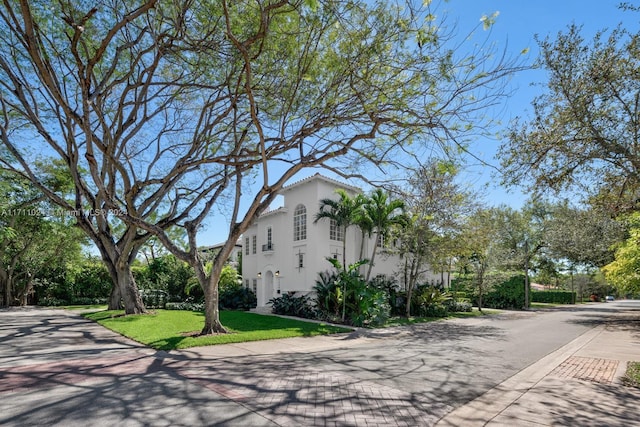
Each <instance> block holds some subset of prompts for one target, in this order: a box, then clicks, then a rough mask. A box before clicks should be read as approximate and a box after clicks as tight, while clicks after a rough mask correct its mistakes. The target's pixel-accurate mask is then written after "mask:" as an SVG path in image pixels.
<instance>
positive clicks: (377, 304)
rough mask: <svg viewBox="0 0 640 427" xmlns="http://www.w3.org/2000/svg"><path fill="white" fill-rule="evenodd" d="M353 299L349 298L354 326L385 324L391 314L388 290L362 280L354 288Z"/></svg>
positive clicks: (350, 313)
mask: <svg viewBox="0 0 640 427" xmlns="http://www.w3.org/2000/svg"><path fill="white" fill-rule="evenodd" d="M351 295H352V296H353V301H349V300H347V305H348V307H349V319H350V320H351V324H352V325H354V326H379V325H383V324H384V323H385V322H386V321H387V320H388V319H389V316H390V315H391V306H390V305H389V296H388V294H387V292H386V291H384V290H382V289H377V288H375V287H373V286H369V285H367V284H366V283H365V282H364V281H362V282H360V283H359V284H358V285H357V287H356V288H355V289H352V293H351Z"/></svg>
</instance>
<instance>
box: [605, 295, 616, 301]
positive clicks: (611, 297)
mask: <svg viewBox="0 0 640 427" xmlns="http://www.w3.org/2000/svg"><path fill="white" fill-rule="evenodd" d="M604 299H605V301H615V300H616V299H615V298H614V297H613V296H612V295H607V296H606V297H605V298H604Z"/></svg>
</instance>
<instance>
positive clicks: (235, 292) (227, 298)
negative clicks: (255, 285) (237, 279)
mask: <svg viewBox="0 0 640 427" xmlns="http://www.w3.org/2000/svg"><path fill="white" fill-rule="evenodd" d="M257 304H258V300H257V298H256V294H255V293H254V292H253V291H252V290H251V289H249V288H245V287H243V286H241V285H238V284H234V285H227V286H224V287H221V288H220V296H219V299H218V307H220V309H221V310H250V309H252V308H255V307H256V305H257Z"/></svg>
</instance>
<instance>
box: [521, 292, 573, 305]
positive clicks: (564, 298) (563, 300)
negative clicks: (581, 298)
mask: <svg viewBox="0 0 640 427" xmlns="http://www.w3.org/2000/svg"><path fill="white" fill-rule="evenodd" d="M531 301H532V302H544V303H551V304H575V303H576V293H575V292H571V291H534V292H532V293H531Z"/></svg>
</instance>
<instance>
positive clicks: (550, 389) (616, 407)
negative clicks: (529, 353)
mask: <svg viewBox="0 0 640 427" xmlns="http://www.w3.org/2000/svg"><path fill="white" fill-rule="evenodd" d="M637 322H638V320H637V319H631V320H630V319H628V318H627V319H623V318H621V319H620V321H618V322H611V323H608V324H606V325H600V326H597V327H595V328H593V329H591V330H589V331H588V332H586V333H584V334H583V335H581V336H580V337H578V338H577V339H575V340H573V341H572V342H570V343H568V344H567V345H565V346H563V347H561V348H559V349H558V350H556V351H554V352H553V353H550V354H549V355H547V356H546V357H544V358H542V359H540V360H539V361H538V362H536V363H534V364H532V365H530V366H528V367H527V368H525V369H523V370H521V371H520V372H518V373H517V374H516V375H514V376H512V377H511V378H509V379H507V380H506V381H504V382H502V383H501V384H499V385H497V386H496V387H494V388H493V389H491V390H489V391H488V392H487V393H485V394H483V395H482V396H480V397H479V398H477V399H475V400H473V401H471V402H469V403H467V404H466V405H463V406H462V407H459V408H457V409H455V410H454V411H452V412H450V413H449V414H447V416H445V417H444V418H442V419H441V420H440V421H439V422H438V423H437V424H436V425H437V426H440V427H453V426H455V427H460V426H464V427H467V426H492V427H497V426H510V427H511V426H518V427H526V426H537V427H540V426H581V427H584V426H607V427H612V426H620V427H623V426H625V427H626V426H637V425H640V412H639V411H638V403H639V402H640V390H639V389H637V388H632V387H627V386H624V385H623V384H622V377H623V375H624V373H625V371H626V367H627V362H629V361H640V329H639V328H638V324H637Z"/></svg>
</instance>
